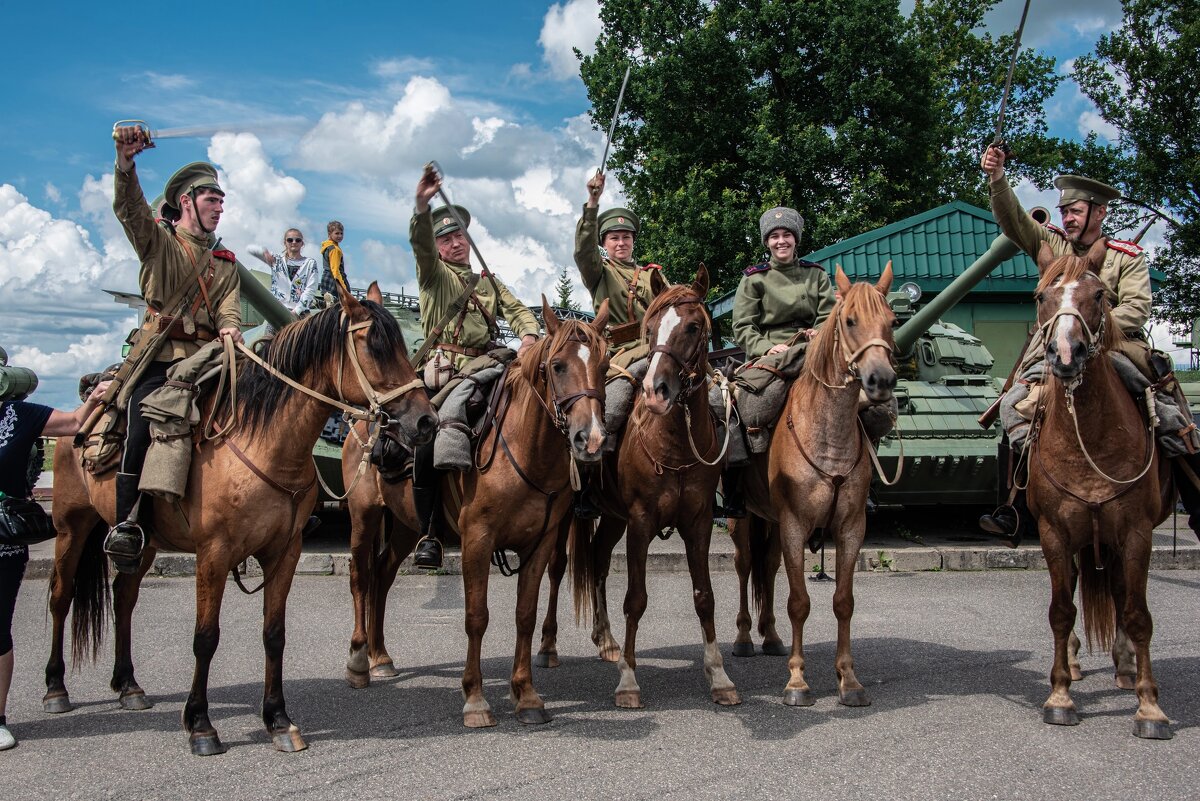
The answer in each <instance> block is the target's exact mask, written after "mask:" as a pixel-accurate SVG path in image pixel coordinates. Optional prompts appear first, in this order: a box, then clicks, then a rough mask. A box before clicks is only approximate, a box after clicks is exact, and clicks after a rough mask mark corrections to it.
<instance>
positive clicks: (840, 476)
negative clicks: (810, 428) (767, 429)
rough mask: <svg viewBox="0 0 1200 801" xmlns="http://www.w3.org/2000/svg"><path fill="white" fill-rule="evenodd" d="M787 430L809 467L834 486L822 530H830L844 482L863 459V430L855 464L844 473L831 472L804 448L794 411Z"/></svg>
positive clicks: (860, 432) (789, 414) (860, 434)
mask: <svg viewBox="0 0 1200 801" xmlns="http://www.w3.org/2000/svg"><path fill="white" fill-rule="evenodd" d="M787 430H788V431H789V432H790V433H791V435H792V441H793V442H795V443H796V447H797V448H798V449H799V450H800V455H801V456H803V457H804V461H806V462H808V465H809V467H811V468H812V469H813V470H816V471H817V473H819V474H820V475H821V477H822V478H824V479H826V480H828V481H829V483H830V484H831V485H832V486H833V499H832V500H831V501H830V503H829V511H828V512H826V513H825V522H824V523H822V524H821V529H822V531H828V530H829V526H830V524H832V523H833V515H834V513H835V512H836V511H837V503H838V498H839V496H840V495H841V494H842V484H844V483H846V479H847V478H848V477H849V476H850V474H851V473H853V472H854V469H855V468H856V467H858V463H859V462H861V461H862V455H863V440H864V439H865V437H864V435H863V432H862V430H861V429H860V430H859V431H858V456H857V457H856V458H855V459H854V464H852V465H850V469H849V470H847V471H846V472H844V473H830V472H829V471H827V470H825V469H823V468H822V467H821V466H820V465H818V464H817V463H816V462H814V461H813V459H812V457H811V456H809V455H808V451H806V450H804V445H803V444H802V443H801V442H800V435H799V434H797V433H796V425H795V422H794V421H793V420H792V413H791V412H790V411H789V412H788V415H787Z"/></svg>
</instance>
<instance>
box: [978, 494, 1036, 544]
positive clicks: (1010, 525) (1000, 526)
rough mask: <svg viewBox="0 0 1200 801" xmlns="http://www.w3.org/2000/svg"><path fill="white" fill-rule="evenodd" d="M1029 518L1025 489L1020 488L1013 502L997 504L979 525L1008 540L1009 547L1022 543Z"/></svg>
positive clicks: (981, 519) (990, 532) (982, 518)
mask: <svg viewBox="0 0 1200 801" xmlns="http://www.w3.org/2000/svg"><path fill="white" fill-rule="evenodd" d="M1028 520H1029V507H1028V506H1027V505H1026V503H1025V490H1018V491H1017V494H1016V495H1015V496H1013V500H1012V503H1011V504H1004V505H1002V506H997V507H996V510H995V511H994V512H992V513H991V514H990V515H984V516H983V517H981V518H979V527H980V528H981V529H983V530H984V531H986V532H987V533H989V534H995V535H996V536H997V537H1001V538H1002V539H1004V540H1006V541H1007V542H1008V547H1009V548H1016V547H1017V546H1018V545H1020V544H1021V532H1022V531H1024V529H1025V523H1026V521H1028Z"/></svg>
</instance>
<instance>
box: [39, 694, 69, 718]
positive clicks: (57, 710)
mask: <svg viewBox="0 0 1200 801" xmlns="http://www.w3.org/2000/svg"><path fill="white" fill-rule="evenodd" d="M74 708H75V707H73V706H71V698H70V696H68V695H67V694H66V693H62V694H61V695H47V696H46V697H45V698H43V699H42V711H43V712H46V713H49V714H51V715H61V714H63V713H64V712H70V711H71V710H72V709H74Z"/></svg>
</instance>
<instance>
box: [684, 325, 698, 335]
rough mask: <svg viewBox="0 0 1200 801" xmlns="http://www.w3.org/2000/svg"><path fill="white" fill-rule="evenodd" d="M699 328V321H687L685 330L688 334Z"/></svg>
mask: <svg viewBox="0 0 1200 801" xmlns="http://www.w3.org/2000/svg"><path fill="white" fill-rule="evenodd" d="M699 330H700V324H699V323H689V324H688V327H687V332H688V333H689V334H694V333H696V332H697V331H699Z"/></svg>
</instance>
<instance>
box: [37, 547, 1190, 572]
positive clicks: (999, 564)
mask: <svg viewBox="0 0 1200 801" xmlns="http://www.w3.org/2000/svg"><path fill="white" fill-rule="evenodd" d="M648 557H649V560H648V563H647V569H648V570H649V571H650V572H652V573H686V572H687V569H688V567H687V557H686V555H685V554H684V553H683V551H682V550H678V551H651V552H650V554H649V555H648ZM808 560H809V562H810V564H811V566H812V569H813V570H814V571H815V570H816V566H817V564H818V562H819V556H818V555H812V554H810V555H809V556H808ZM513 562H514V563H515V562H516V559H513ZM53 565H54V560H53V558H50V557H34V558H31V559H30V560H29V565H28V566H27V568H26V571H25V577H26V578H30V579H45V578H49V577H50V573H51V570H52V568H53ZM1150 567H1151V569H1153V570H1200V548H1197V547H1194V546H1193V547H1182V548H1179V549H1178V550H1177V551H1175V552H1174V553H1172V549H1171V547H1170V546H1155V547H1154V549H1153V550H1152V552H1151V557H1150ZM709 569H710V570H711V571H712V572H714V573H728V572H733V571H734V570H735V568H734V563H733V552H732V551H713V552H712V553H710V554H709ZM856 569H857V570H858V571H860V572H877V573H913V572H922V571H941V570H946V571H980V570H1045V569H1046V560H1045V559H1044V558H1043V557H1042V551H1041V548H1039V547H1038V546H1036V545H1030V546H1023V547H1021V548H1017V549H1015V550H1014V549H1009V548H1003V547H974V546H947V547H929V546H911V545H907V546H906V547H898V548H891V549H889V548H886V547H883V548H881V547H877V546H868V547H864V548H863V550H862V552H861V553H860V554H859V556H858V564H857V566H856ZM611 570H612V572H613V573H625V572H626V569H625V555H624V553H621V552H617V553H614V554H613V563H612V568H611ZM826 570H827V571H828V572H829V573H833V572H834V569H833V552H832V549H830V550H829V551H828V552H827V554H826ZM240 572H241V574H242V575H243V576H246V577H250V578H257V577H261V576H262V569H261V568H260V567H259V566H258V563H257V562H256V561H255V560H254V559H253V558H251V559H250V560H248V561H247V562H246V563H245V564H244V565H243V566H242V570H241V571H240ZM440 572H441V573H444V574H451V575H460V574H461V573H462V559H461V554H460V553H459V552H458V551H448V552H447V553H446V559H445V564H444V566H443V568H442V570H441V571H440ZM499 572H500V571H499V570H498V569H497V568H495V567H493V568H492V573H494V574H497V575H499ZM195 574H196V557H195V555H194V554H174V553H169V554H159V555H158V557H157V558H156V559H155V560H154V567H152V568H151V569H150V573H148V574H147V575H150V576H156V577H162V578H179V577H189V576H194V575H195ZM296 574H297V575H301V576H349V575H350V556H349V554H348V553H337V552H332V553H320V552H313V553H304V554H301V556H300V562H299V564H298V565H297V566H296ZM400 574H401V575H422V574H425V571H422V570H417V569H416V568H414V567H413V566H412V560H411V557H410V558H409V559H406V560H405V561H404V563H403V565H402V566H401V568H400Z"/></svg>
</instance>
